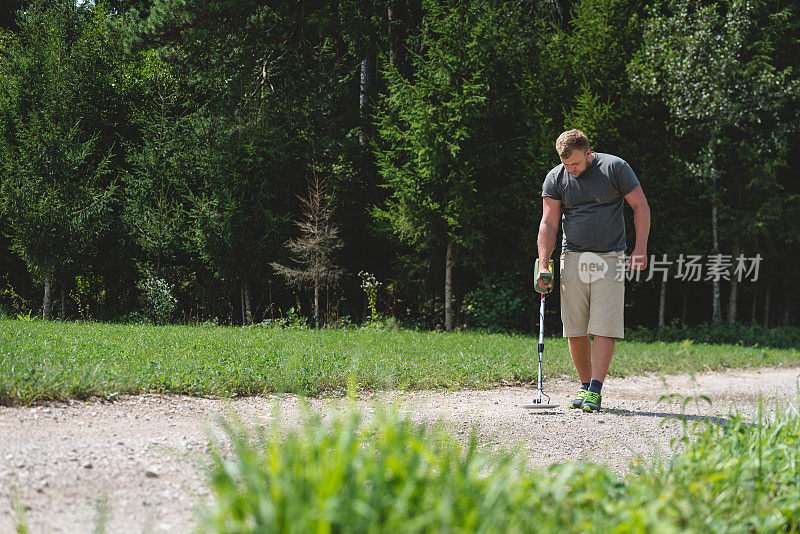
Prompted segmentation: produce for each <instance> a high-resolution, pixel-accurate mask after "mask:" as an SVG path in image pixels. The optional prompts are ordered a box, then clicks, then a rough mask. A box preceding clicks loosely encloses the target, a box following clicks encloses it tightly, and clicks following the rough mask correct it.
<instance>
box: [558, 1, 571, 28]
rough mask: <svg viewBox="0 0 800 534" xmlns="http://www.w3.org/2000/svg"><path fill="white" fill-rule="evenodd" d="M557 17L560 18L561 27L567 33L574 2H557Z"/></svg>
mask: <svg viewBox="0 0 800 534" xmlns="http://www.w3.org/2000/svg"><path fill="white" fill-rule="evenodd" d="M555 4H556V11H557V13H556V16H557V18H558V25H559V27H560V28H561V29H562V30H564V31H566V30H567V28H569V20H570V13H569V11H570V9H571V8H572V0H556V1H555Z"/></svg>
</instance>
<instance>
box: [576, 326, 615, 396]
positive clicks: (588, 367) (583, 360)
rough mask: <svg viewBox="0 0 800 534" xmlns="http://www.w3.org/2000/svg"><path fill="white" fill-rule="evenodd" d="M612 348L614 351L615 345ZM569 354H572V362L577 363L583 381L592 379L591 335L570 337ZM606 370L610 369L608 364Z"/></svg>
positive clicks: (586, 382)
mask: <svg viewBox="0 0 800 534" xmlns="http://www.w3.org/2000/svg"><path fill="white" fill-rule="evenodd" d="M611 350H612V352H613V350H614V349H613V345H612V349H611ZM569 354H570V356H572V363H574V364H575V370H576V371H578V378H580V379H581V383H582V384H588V383H589V381H590V380H591V379H592V353H591V345H590V343H589V336H581V337H571V338H569ZM610 361H611V359H610V358H609V362H610ZM606 370H608V366H606Z"/></svg>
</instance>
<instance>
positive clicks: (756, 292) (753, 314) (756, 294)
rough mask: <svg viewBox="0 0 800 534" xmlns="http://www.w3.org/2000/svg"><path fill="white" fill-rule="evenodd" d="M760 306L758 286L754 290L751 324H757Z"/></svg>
mask: <svg viewBox="0 0 800 534" xmlns="http://www.w3.org/2000/svg"><path fill="white" fill-rule="evenodd" d="M757 305H758V286H756V287H755V288H754V289H753V304H752V306H751V307H750V324H751V325H755V324H756V306H757Z"/></svg>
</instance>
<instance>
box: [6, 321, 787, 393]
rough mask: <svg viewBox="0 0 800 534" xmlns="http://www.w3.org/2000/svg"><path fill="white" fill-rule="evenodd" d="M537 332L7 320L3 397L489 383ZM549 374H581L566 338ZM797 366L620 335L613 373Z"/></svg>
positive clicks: (517, 365) (548, 360) (511, 373)
mask: <svg viewBox="0 0 800 534" xmlns="http://www.w3.org/2000/svg"><path fill="white" fill-rule="evenodd" d="M535 351H536V339H534V338H533V337H527V336H520V335H504V334H484V333H479V332H453V333H449V334H447V333H437V332H414V331H381V330H367V329H348V330H294V329H281V328H232V327H200V326H148V325H119V324H102V323H88V324H87V323H74V322H43V321H14V320H0V403H3V404H30V403H33V402H37V401H42V400H49V399H68V398H85V397H90V396H103V397H114V396H116V395H120V394H137V393H147V392H156V393H181V394H189V395H202V396H233V395H255V394H263V393H270V392H284V391H290V392H296V393H300V394H305V395H316V394H320V393H326V392H333V393H336V392H344V391H346V390H348V388H349V387H350V386H353V387H355V388H356V389H361V390H363V389H392V388H399V389H423V388H486V387H491V386H493V385H496V384H498V383H501V382H504V381H506V382H516V381H522V382H527V381H532V380H534V379H535V377H536V369H537V363H536V362H537V358H536V353H535ZM545 352H546V354H545V374H546V375H549V376H553V375H566V376H574V369H573V367H572V363H571V360H570V357H569V352H568V350H567V344H566V341H565V340H564V339H561V338H553V339H548V340H547V342H546V349H545ZM798 362H800V351H798V350H797V349H769V348H748V347H738V346H734V345H703V344H695V343H692V342H690V341H684V342H680V343H666V342H655V343H633V342H620V343H618V345H617V351H616V356H615V358H614V362H613V363H612V367H611V374H612V375H617V376H619V375H628V374H641V373H648V372H652V373H665V374H667V373H684V372H694V371H702V370H706V369H720V368H723V367H761V366H774V365H783V364H796V363H798Z"/></svg>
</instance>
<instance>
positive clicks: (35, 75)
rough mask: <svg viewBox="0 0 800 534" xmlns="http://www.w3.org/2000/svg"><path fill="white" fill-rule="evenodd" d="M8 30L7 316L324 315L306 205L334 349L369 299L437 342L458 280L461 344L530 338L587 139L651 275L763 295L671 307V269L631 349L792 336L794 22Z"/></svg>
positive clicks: (586, 2)
mask: <svg viewBox="0 0 800 534" xmlns="http://www.w3.org/2000/svg"><path fill="white" fill-rule="evenodd" d="M0 15H2V17H1V21H2V24H0V178H1V180H2V187H1V188H0V234H1V235H0V270H2V271H3V273H4V274H5V278H4V280H2V281H0V284H2V286H3V287H2V288H0V307H2V309H3V310H4V311H5V313H7V314H18V313H19V314H22V315H28V314H33V315H45V316H48V317H49V316H54V315H58V316H61V317H62V318H63V319H76V318H77V319H84V320H85V319H92V320H120V319H122V320H132V319H135V320H140V319H142V318H149V319H151V320H152V321H154V322H164V321H173V322H184V323H186V322H192V323H203V322H205V321H216V322H219V323H223V324H249V323H251V322H255V323H260V322H263V321H265V320H270V321H274V320H276V319H280V318H281V317H285V316H287V314H288V311H289V310H290V309H291V310H293V311H292V313H293V314H294V313H296V314H299V315H301V316H305V317H311V316H312V315H313V304H312V301H313V299H312V292H313V289H310V288H309V289H304V288H303V286H302V285H300V286H297V287H295V286H291V285H289V284H287V283H286V281H285V279H284V278H283V277H281V276H279V275H278V273H277V272H276V270H275V268H274V267H273V265H290V264H292V262H291V257H290V256H291V251H290V250H289V249H287V247H286V246H285V244H286V243H287V242H289V241H290V240H292V239H297V238H298V237H299V233H298V227H297V225H296V224H294V223H295V222H297V221H298V220H300V219H301V218H302V216H303V215H302V209H303V207H302V203H301V202H300V201H299V200H298V195H300V196H302V197H306V195H307V191H306V187H307V183H309V181H313V180H312V178H313V179H319V180H320V181H321V182H324V183H326V184H327V185H328V187H329V192H330V195H329V198H326V199H325V203H326V205H329V206H330V209H331V214H330V215H331V216H330V224H331V225H332V227H335V228H336V229H338V234H337V236H338V238H339V239H340V241H341V245H342V246H341V248H340V249H338V248H337V249H336V252H337V254H336V257H331V259H330V261H331V263H332V264H333V265H335V266H337V267H338V266H341V267H342V268H343V269H344V273H345V275H344V276H342V277H341V278H340V279H339V283H338V284H335V285H330V287H325V288H323V289H324V290H323V291H321V294H319V295H318V299H317V303H318V307H319V309H320V312H321V315H322V317H321V319H322V322H323V323H324V322H339V323H341V322H347V321H352V322H355V323H360V322H362V321H363V320H365V319H366V318H367V316H368V315H369V314H368V313H367V308H368V301H367V295H366V294H365V292H364V291H363V290H362V289H361V287H360V281H359V279H358V276H357V273H360V272H367V273H371V274H372V275H374V276H375V277H376V279H377V280H378V281H379V282H381V284H380V286H379V288H380V289H379V292H378V296H377V301H375V299H374V298H373V302H372V303H371V304H369V306H371V307H372V308H374V309H373V310H372V313H371V315H374V316H380V317H381V318H384V319H391V320H393V321H395V322H396V323H398V324H405V325H409V326H421V327H425V328H438V327H441V326H442V325H443V324H444V319H445V317H444V316H445V310H446V309H448V308H447V307H446V306H445V285H446V283H445V280H446V277H448V279H450V280H451V281H452V284H451V286H448V287H451V289H452V299H451V302H452V314H451V315H450V316H451V317H454V324H455V325H456V326H467V327H474V326H477V327H481V328H489V329H492V330H514V331H527V330H529V329H530V327H531V325H532V324H534V322H535V321H533V320H532V319H533V318H535V314H536V306H535V303H534V302H533V295H532V291H531V287H530V275H529V273H530V270H531V267H532V264H533V260H534V256H535V254H536V236H537V231H538V223H539V219H540V213H541V212H540V205H541V200H540V192H541V183H542V180H543V179H544V176H545V174H546V173H547V171H548V170H549V169H551V168H552V167H553V166H555V165H556V164H557V163H558V162H559V160H558V157H557V155H556V153H555V150H554V147H553V144H554V140H555V138H556V137H557V135H558V134H559V133H560V132H561V131H563V130H565V129H568V128H572V127H578V128H581V129H583V130H584V131H585V132H586V133H587V134H588V135H589V137H590V140H591V142H592V146H593V148H594V149H596V150H598V151H600V152H610V153H614V154H616V155H619V156H621V157H622V158H624V159H625V160H627V161H628V162H629V163H630V164H631V166H632V167H633V169H634V170H635V172H636V173H637V174H638V176H639V177H640V179H641V181H642V184H643V188H644V191H645V193H646V194H647V196H648V199H649V202H650V205H651V209H652V214H653V226H652V232H651V239H650V246H649V250H648V253H649V254H654V255H655V256H656V257H657V258H660V257H661V255H662V254H668V255H669V259H670V260H673V261H675V260H677V259H678V256H679V255H680V254H683V255H689V254H694V255H698V256H700V257H701V258H702V260H703V261H706V260H707V259H708V256H709V255H710V254H717V253H719V254H727V255H732V256H733V257H734V259H735V257H736V256H738V255H739V254H742V255H744V256H746V257H753V256H754V255H755V254H760V255H761V257H762V258H763V262H762V264H761V265H760V271H759V274H760V276H759V278H758V281H757V282H754V281H752V280H751V279H746V280H744V281H741V282H739V283H734V280H728V279H727V278H722V279H721V280H719V281H718V283H714V280H712V279H709V278H706V277H702V278H701V279H699V280H697V281H691V282H688V281H683V280H679V279H677V278H676V275H677V274H678V273H677V270H676V266H675V265H674V264H673V266H672V269H671V271H670V273H669V276H670V278H669V280H668V282H667V283H666V284H664V285H663V286H662V284H661V282H660V278H659V277H658V276H656V277H655V278H653V279H650V280H644V279H642V280H640V281H632V282H631V283H630V285H629V291H628V295H629V296H628V308H627V309H626V315H627V322H628V324H629V325H631V326H636V325H641V326H643V327H647V328H653V327H655V326H656V324H657V321H658V319H659V316H660V315H661V316H662V317H663V319H664V321H665V322H666V323H669V322H670V321H672V320H673V319H679V320H680V321H681V323H682V324H685V325H698V324H702V323H706V322H710V321H711V320H712V319H714V320H715V321H717V322H718V321H721V320H723V319H726V320H727V321H728V322H729V323H737V322H739V323H754V322H757V323H759V324H762V325H763V326H764V327H765V328H770V327H774V326H776V325H778V324H783V325H789V324H795V323H796V316H797V310H796V305H795V304H794V303H795V302H796V301H797V300H798V297H799V296H800V293H798V291H800V290H798V285H797V284H796V283H794V282H793V280H794V279H795V278H797V277H798V276H800V267H799V266H800V257H798V254H797V250H798V247H797V245H798V242H799V241H800V232H798V229H799V228H800V208H798V206H800V202H798V201H797V200H798V195H800V179H798V167H797V166H796V165H793V164H792V163H791V157H792V154H794V153H796V152H797V149H798V148H800V145H798V143H800V135H797V134H798V131H799V130H800V96H798V95H800V90H798V89H799V87H800V85H799V82H798V80H800V76H799V73H800V70H798V69H799V68H800V23H798V20H800V16H798V15H800V11H798V6H797V5H796V3H795V2H793V1H791V0H755V1H747V2H745V1H743V0H718V1H711V0H704V1H702V2H688V1H686V0H660V1H656V0H647V1H639V2H627V1H623V0H580V1H577V0H576V1H571V2H570V1H559V2H551V1H549V0H548V1H545V0H523V1H513V2H512V1H503V0H469V1H466V2H454V1H452V0H391V1H389V2H383V1H378V0H366V1H360V2H356V1H352V0H346V1H341V2H300V3H293V2H279V1H261V0H237V1H233V0H223V1H214V2H209V1H198V2H185V1H182V0H181V1H176V0H137V1H134V2H118V1H115V0H107V1H98V2H75V1H74V0H35V1H27V0H26V1H14V2H10V3H8V6H6V7H4V8H3V11H2V12H0ZM628 211H630V210H628ZM628 226H629V228H628V232H629V233H628V241H629V243H632V236H633V227H632V224H631V223H630V221H629V224H628ZM308 246H310V247H313V243H308ZM312 253H313V251H312ZM557 253H558V250H557V251H556V254H557ZM312 255H313V254H312ZM734 263H735V262H734ZM734 268H735V265H734V266H732V267H731V269H728V271H727V273H728V274H731V275H732V277H733V278H734V279H735V275H733V273H732V271H733V269H734ZM446 273H447V274H446ZM704 274H705V273H704ZM317 285H318V286H319V284H317ZM155 287H157V288H159V289H158V292H154V290H153V288H155ZM490 287H491V288H493V291H494V294H492V291H490V290H489V289H488V288H490ZM317 289H318V290H319V289H320V288H319V287H318V288H317ZM662 290H663V294H664V296H665V297H664V307H663V313H661V314H660V313H659V308H660V307H659V296H660V294H661V292H662ZM156 295H160V296H158V302H156V301H154V298H156ZM501 296H502V297H501ZM712 297H713V302H714V303H715V305H714V306H712ZM557 298H558V297H557V295H554V296H553V298H552V299H551V301H550V302H551V306H553V307H552V308H551V309H555V306H557ZM726 301H727V304H726ZM51 308H52V313H51ZM552 319H553V323H552V325H550V326H552V327H555V326H556V325H555V317H552Z"/></svg>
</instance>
